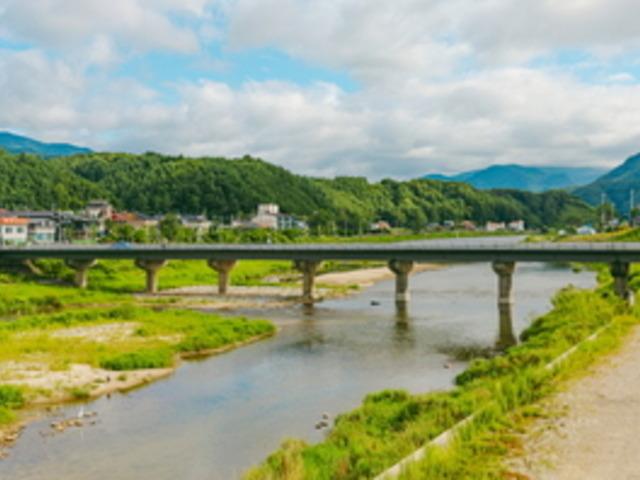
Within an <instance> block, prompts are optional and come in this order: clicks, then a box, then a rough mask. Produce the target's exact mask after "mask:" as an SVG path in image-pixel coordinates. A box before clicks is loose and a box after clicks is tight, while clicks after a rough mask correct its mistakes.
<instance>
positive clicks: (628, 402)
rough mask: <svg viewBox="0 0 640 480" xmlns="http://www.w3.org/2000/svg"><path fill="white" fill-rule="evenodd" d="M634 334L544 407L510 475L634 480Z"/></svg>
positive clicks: (637, 379) (638, 425) (639, 466)
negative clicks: (546, 413) (543, 414)
mask: <svg viewBox="0 0 640 480" xmlns="http://www.w3.org/2000/svg"><path fill="white" fill-rule="evenodd" d="M638 364H640V329H638V328H637V329H636V330H635V331H634V332H633V334H632V335H631V336H630V338H629V340H628V341H627V342H626V344H625V345H624V347H623V348H622V350H621V351H620V352H619V353H618V354H617V355H615V356H612V357H610V358H609V359H607V360H606V361H605V362H603V363H601V364H599V365H598V366H597V367H595V368H594V370H593V372H592V374H591V375H590V376H589V377H586V378H582V379H580V380H578V381H576V382H574V383H572V384H571V385H570V386H568V387H567V389H566V391H564V392H562V393H560V394H558V395H556V396H555V397H554V398H553V399H552V400H550V401H549V402H548V404H547V405H546V407H547V409H548V410H549V411H551V412H552V414H551V416H550V417H549V418H548V419H545V420H540V421H537V422H536V423H535V424H534V425H533V427H532V428H531V429H529V431H528V433H527V435H526V437H525V440H524V454H523V455H522V456H520V457H518V458H515V459H512V460H510V461H509V466H510V468H511V470H513V471H514V472H519V473H521V474H522V475H525V476H526V477H525V478H535V479H540V480H547V479H548V480H551V479H553V480H574V479H575V480H584V479H616V480H624V479H626V480H631V479H635V480H638V479H640V456H638V445H637V444H636V442H637V439H638V438H640V420H639V416H638V415H639V414H640V369H638Z"/></svg>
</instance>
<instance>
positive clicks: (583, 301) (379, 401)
mask: <svg viewBox="0 0 640 480" xmlns="http://www.w3.org/2000/svg"><path fill="white" fill-rule="evenodd" d="M601 277H603V278H601V280H602V281H603V282H604V283H603V286H602V287H601V288H600V289H599V290H598V291H593V292H591V291H579V290H575V289H566V290H563V291H561V292H560V293H558V294H557V296H556V297H555V299H554V306H553V310H552V311H551V312H550V313H548V314H547V315H544V316H543V317H541V318H539V319H537V320H536V321H535V322H534V323H533V324H532V325H531V326H530V327H529V328H528V329H527V330H526V331H525V332H524V333H523V335H522V343H521V344H520V345H518V346H516V347H513V348H511V349H509V350H508V352H506V353H505V354H504V355H502V356H497V357H494V358H487V359H479V360H475V361H474V362H472V363H471V365H470V366H469V368H468V369H467V370H466V371H465V372H463V373H462V374H461V375H459V376H458V377H457V379H456V383H457V386H456V387H455V388H454V389H453V390H451V391H449V392H435V393H429V394H425V395H411V394H409V393H407V392H403V391H384V392H380V393H376V394H372V395H369V396H367V397H366V398H365V400H364V402H363V404H362V406H361V407H360V408H358V409H356V410H354V411H352V412H349V413H346V414H343V415H341V416H339V417H338V418H337V419H336V421H335V426H334V428H333V430H332V431H331V433H329V435H328V436H327V438H326V440H325V441H323V442H321V443H319V444H316V445H307V444H305V443H304V442H302V441H297V440H289V441H286V442H285V443H284V444H283V445H282V447H281V449H280V450H278V451H277V452H275V453H274V454H272V455H271V456H270V457H269V458H268V459H266V460H265V462H264V463H263V464H262V465H260V466H259V467H256V468H254V469H252V470H251V471H250V472H248V473H247V475H246V478H247V479H251V480H258V479H287V480H294V479H295V480H297V479H327V480H329V479H359V478H372V477H374V476H376V475H377V474H379V473H381V472H382V471H384V470H385V469H387V468H389V467H390V466H392V465H394V464H395V463H397V462H398V461H400V460H401V459H402V458H404V457H405V456H407V455H409V454H410V453H412V452H413V451H415V450H416V449H418V448H420V447H422V446H423V445H425V444H426V443H427V442H428V441H429V440H431V439H433V438H435V437H436V436H438V435H439V434H440V433H442V432H443V431H445V430H447V429H449V428H451V427H452V426H454V425H455V424H456V423H458V422H459V421H461V420H462V419H464V418H466V417H467V416H469V415H471V414H473V413H477V412H479V413H478V415H477V417H476V419H475V421H474V422H473V423H472V424H471V425H470V426H469V427H467V428H466V429H465V432H464V435H463V437H462V439H461V440H460V441H458V442H456V443H455V444H454V445H453V446H452V447H451V448H448V449H447V450H445V451H443V450H437V451H434V452H433V453H430V454H429V458H428V459H427V460H426V461H424V462H421V463H420V464H418V465H415V466H414V467H413V468H412V469H411V470H410V471H409V472H407V473H406V475H405V476H404V477H403V478H407V479H414V478H415V479H418V478H437V479H460V478H469V479H489V478H496V479H498V478H510V477H509V475H510V473H509V472H508V469H507V468H506V467H505V466H504V465H503V463H502V458H503V456H504V454H505V453H506V452H507V451H509V450H511V449H512V448H515V447H516V445H515V444H514V443H513V435H512V432H513V428H514V425H516V426H517V425H519V422H522V421H524V419H526V418H527V417H530V416H532V415H536V414H537V413H538V409H537V408H536V407H535V405H536V402H538V401H539V400H540V399H541V398H543V397H545V396H547V395H549V394H550V393H551V392H553V391H554V389H555V388H557V386H558V385H559V384H560V383H561V382H562V381H563V380H565V379H566V378H568V377H569V376H572V375H576V374H578V373H579V372H581V371H583V370H584V366H585V365H586V364H588V363H589V362H591V361H593V359H595V358H596V357H597V353H601V352H604V351H608V350H611V349H612V348H614V347H615V345H617V344H618V343H619V341H620V340H621V339H622V338H623V337H624V334H625V333H626V332H627V331H628V329H629V328H630V327H631V326H632V325H634V324H636V323H637V316H636V315H633V314H631V313H630V312H628V311H627V310H626V308H625V307H624V306H623V305H622V304H621V303H620V302H619V300H618V299H616V298H614V297H613V296H612V295H611V294H610V291H609V288H608V287H607V286H605V285H606V283H607V279H606V278H605V277H606V273H604V272H603V273H602V274H601ZM604 325H610V326H609V327H608V328H607V329H606V330H605V333H604V334H603V335H602V336H601V337H599V339H598V340H597V341H596V342H593V343H592V344H590V345H589V347H588V350H581V351H580V352H579V353H578V354H577V355H576V356H575V357H574V358H573V359H572V360H571V361H569V362H568V363H566V364H564V365H562V367H561V368H560V369H559V370H555V371H549V370H547V369H545V368H544V366H545V365H546V364H547V363H548V362H550V361H551V360H553V359H554V358H556V357H557V356H559V355H560V354H562V353H563V352H565V351H566V350H568V349H569V348H570V347H572V346H574V345H576V344H578V343H580V342H581V341H582V340H584V339H585V338H587V337H589V336H590V335H591V334H592V333H593V332H595V331H597V330H598V329H600V328H601V327H602V326H604ZM511 478H517V477H511Z"/></svg>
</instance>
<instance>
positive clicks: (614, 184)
mask: <svg viewBox="0 0 640 480" xmlns="http://www.w3.org/2000/svg"><path fill="white" fill-rule="evenodd" d="M632 192H633V193H632ZM603 193H604V194H605V199H606V200H607V201H610V202H613V203H614V205H615V206H616V209H617V210H618V212H620V213H621V214H623V215H626V214H628V213H629V210H630V206H631V196H632V195H633V196H634V197H635V204H636V205H640V153H637V154H635V155H633V156H631V157H629V158H627V159H626V160H625V161H624V163H623V164H622V165H620V166H619V167H616V168H614V169H613V170H611V171H610V172H608V173H606V174H605V175H603V176H601V177H600V178H598V179H596V180H595V181H594V182H592V183H590V184H589V185H586V186H584V187H581V188H577V189H576V190H575V191H574V194H575V195H577V196H578V197H580V198H582V199H583V200H585V201H586V202H588V203H590V204H591V205H598V204H599V203H600V202H601V200H602V194H603Z"/></svg>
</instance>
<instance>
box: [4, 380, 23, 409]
mask: <svg viewBox="0 0 640 480" xmlns="http://www.w3.org/2000/svg"><path fill="white" fill-rule="evenodd" d="M23 405H24V396H23V394H22V390H21V389H20V388H19V387H15V386H13V385H0V407H5V408H20V407H22V406H23Z"/></svg>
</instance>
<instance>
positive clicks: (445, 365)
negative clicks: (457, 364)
mask: <svg viewBox="0 0 640 480" xmlns="http://www.w3.org/2000/svg"><path fill="white" fill-rule="evenodd" d="M443 366H444V368H446V369H447V370H448V369H450V368H451V364H450V363H445V364H444V365H443Z"/></svg>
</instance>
